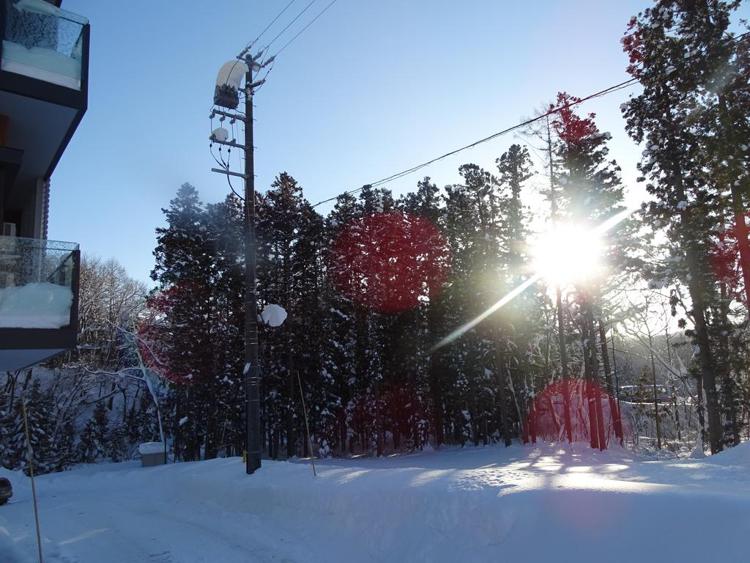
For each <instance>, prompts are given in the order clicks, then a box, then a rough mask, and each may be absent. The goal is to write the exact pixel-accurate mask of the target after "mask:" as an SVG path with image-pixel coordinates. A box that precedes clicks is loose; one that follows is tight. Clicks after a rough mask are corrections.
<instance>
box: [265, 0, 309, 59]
mask: <svg viewBox="0 0 750 563" xmlns="http://www.w3.org/2000/svg"><path fill="white" fill-rule="evenodd" d="M315 2H317V0H310V2H309V3H308V4H307V6H305V7H304V8H302V10H301V11H300V12H299V13H298V14H297V15H296V16H294V18H292V21H290V22H289V23H288V24H286V27H284V29H282V30H281V31H279V32H278V33H277V34H276V36H275V37H274V38H273V39H271V41H269V42H268V44H267V45H266V48H265V50H266V51H267V50H268V49H269V47H271V45H273V43H274V41H276V40H277V39H278V38H279V37H281V36H282V35H283V34H284V32H285V31H286V30H287V29H289V28H290V27H292V25H294V22H296V21H297V20H298V19H300V17H302V15H303V14H304V13H305V12H306V11H307V10H309V9H310V7H311V6H312V5H313V4H315Z"/></svg>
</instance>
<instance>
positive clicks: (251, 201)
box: [243, 53, 261, 475]
mask: <svg viewBox="0 0 750 563" xmlns="http://www.w3.org/2000/svg"><path fill="white" fill-rule="evenodd" d="M245 63H246V64H247V73H246V74H245V368H244V370H243V375H244V378H245V413H246V418H247V428H246V438H247V444H246V447H247V455H246V456H245V473H247V474H248V475H251V474H253V473H255V470H256V469H260V450H261V447H260V444H261V436H260V365H259V364H258V301H257V299H256V296H255V289H256V285H255V266H256V241H255V162H254V148H255V147H254V146H253V87H254V86H255V85H254V84H253V67H254V66H255V64H256V63H255V59H254V58H253V56H252V54H250V53H247V55H246V57H245Z"/></svg>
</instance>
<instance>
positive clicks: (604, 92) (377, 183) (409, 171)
mask: <svg viewBox="0 0 750 563" xmlns="http://www.w3.org/2000/svg"><path fill="white" fill-rule="evenodd" d="M636 82H637V79H636V78H631V79H629V80H625V81H624V82H620V83H619V84H615V85H614V86H610V87H609V88H605V89H604V90H599V91H598V92H594V93H593V94H589V95H588V96H585V97H583V98H580V99H579V100H576V101H574V102H569V103H566V104H563V105H560V106H557V107H554V108H550V109H549V110H548V111H546V112H545V113H543V114H541V115H538V116H536V117H533V118H531V119H527V120H526V121H523V122H521V123H518V124H516V125H513V126H512V127H508V128H506V129H503V130H502V131H498V132H497V133H493V134H492V135H489V136H487V137H484V138H482V139H479V140H478V141H474V142H473V143H469V144H468V145H464V146H462V147H459V148H457V149H454V150H452V151H449V152H447V153H445V154H441V155H440V156H437V157H435V158H432V159H430V160H427V161H425V162H422V163H421V164H417V165H415V166H412V167H411V168H407V169H405V170H401V171H400V172H396V173H395V174H391V175H390V176H386V177H385V178H381V179H380V180H376V181H374V182H371V183H369V184H365V185H364V186H362V187H361V188H355V189H353V190H348V191H345V192H342V193H341V194H339V195H337V196H334V197H330V198H328V199H324V200H322V201H319V202H318V203H316V204H314V205H313V206H312V207H318V206H319V205H323V204H324V203H329V202H331V201H335V200H337V199H338V198H339V197H341V196H342V195H347V194H355V193H357V192H359V191H361V190H363V189H364V188H366V187H370V188H373V187H376V186H380V185H382V184H385V183H387V182H391V181H393V180H397V179H399V178H402V177H404V176H408V175H409V174H413V173H414V172H417V171H418V170H421V169H422V168H425V167H427V166H430V165H431V164H434V163H435V162H438V161H439V160H443V159H445V158H448V157H449V156H453V155H455V154H458V153H460V152H463V151H465V150H468V149H471V148H474V147H476V146H478V145H481V144H482V143H486V142H488V141H491V140H493V139H496V138H498V137H500V136H502V135H506V134H507V133H510V132H511V131H515V130H516V129H522V128H524V127H527V126H529V125H531V124H532V123H535V122H537V121H539V120H541V119H544V118H546V117H547V116H550V115H553V114H555V113H557V112H559V111H562V110H564V109H567V108H570V107H573V106H577V105H579V104H582V103H583V102H585V101H588V100H591V99H593V98H598V97H600V96H605V95H607V94H611V93H612V92H617V91H618V90H622V89H624V88H627V87H629V86H631V85H633V84H635V83H636Z"/></svg>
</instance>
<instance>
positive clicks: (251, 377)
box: [210, 48, 274, 475]
mask: <svg viewBox="0 0 750 563" xmlns="http://www.w3.org/2000/svg"><path fill="white" fill-rule="evenodd" d="M262 53H263V52H262V51H260V52H258V53H257V54H256V55H252V54H251V53H250V52H249V48H245V49H243V51H242V52H241V53H240V54H239V55H238V56H237V57H236V58H237V61H234V62H231V61H230V62H229V63H226V64H225V65H224V67H222V70H221V71H220V73H219V77H220V80H217V85H216V93H215V95H214V105H215V106H218V107H223V108H227V109H229V110H236V108H237V106H238V104H239V99H238V98H239V96H238V90H239V81H240V80H241V76H242V75H241V66H242V65H240V63H239V62H238V61H241V62H242V63H243V64H244V65H246V68H245V87H244V93H245V114H244V115H241V114H239V113H233V112H228V111H224V110H221V109H216V108H214V109H213V110H212V111H211V116H210V117H211V119H213V118H214V117H215V116H217V115H218V116H220V121H224V120H225V119H227V118H228V119H229V120H230V123H234V122H235V121H240V122H242V123H243V124H244V125H245V140H244V144H240V143H237V141H236V139H231V140H229V139H228V132H227V131H226V130H225V129H223V128H218V129H216V130H214V131H213V132H212V133H211V137H210V140H211V142H212V143H217V144H219V145H224V146H228V147H229V148H230V150H231V149H232V148H236V149H239V150H241V151H242V152H243V154H244V156H245V169H244V173H240V172H234V171H232V170H230V169H229V162H224V161H222V162H221V163H220V164H221V166H222V168H212V169H211V171H212V172H217V173H219V174H225V175H226V176H227V178H228V177H229V176H238V177H240V178H242V179H243V180H244V182H245V190H244V202H243V209H244V225H243V227H244V233H243V234H244V238H245V303H244V308H245V326H244V329H245V365H244V369H243V371H242V377H243V383H244V386H245V472H246V473H247V474H248V475H251V474H252V473H255V471H256V470H257V469H259V468H260V465H261V461H260V457H261V443H262V440H261V427H260V377H261V370H260V362H259V360H258V301H257V296H256V262H257V260H256V253H257V242H256V236H255V162H254V152H253V151H254V148H255V147H254V146H253V92H254V91H255V89H256V88H257V87H258V86H260V85H261V84H263V83H264V82H265V79H264V80H259V81H257V82H253V73H254V71H256V70H260V69H261V68H263V67H265V66H267V65H269V64H270V63H272V62H273V59H274V57H271V58H269V59H267V60H266V61H264V62H263V63H261V62H260V57H261V55H262ZM238 65H240V66H238ZM235 70H237V71H239V73H240V74H239V76H237V75H233V73H234V72H235ZM234 80H236V82H234V83H233V81H234ZM217 162H218V161H217ZM230 185H231V184H230Z"/></svg>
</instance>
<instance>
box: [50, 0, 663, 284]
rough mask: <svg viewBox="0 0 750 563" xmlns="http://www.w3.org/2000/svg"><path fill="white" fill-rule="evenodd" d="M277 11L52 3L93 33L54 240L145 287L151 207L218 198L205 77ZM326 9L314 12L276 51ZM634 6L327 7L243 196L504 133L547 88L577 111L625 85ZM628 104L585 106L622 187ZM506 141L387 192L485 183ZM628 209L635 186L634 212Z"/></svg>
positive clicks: (265, 104) (415, 158) (273, 102)
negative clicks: (573, 101)
mask: <svg viewBox="0 0 750 563" xmlns="http://www.w3.org/2000/svg"><path fill="white" fill-rule="evenodd" d="M286 3H287V0H278V1H266V2H259V1H250V0H246V1H239V0H232V1H218V0H217V1H215V2H208V1H197V0H189V1H183V2H179V3H177V2H153V1H146V0H135V1H133V2H128V3H124V4H123V3H114V2H102V1H100V0H99V1H95V0H65V1H64V2H63V7H64V8H65V9H67V10H70V11H74V12H76V13H79V14H82V15H85V16H86V17H88V18H89V20H90V22H91V67H90V86H89V88H90V90H89V109H88V112H87V113H86V115H85V117H84V119H83V122H82V123H81V125H80V127H79V129H78V131H77V133H76V135H75V136H74V138H73V140H72V141H71V143H70V145H69V147H68V150H67V151H66V153H65V154H64V155H63V158H62V160H61V162H60V164H59V166H58V168H57V170H56V172H55V174H54V176H53V179H52V196H51V218H50V233H49V235H50V238H53V239H58V240H70V241H76V242H79V243H80V245H81V248H82V250H83V252H84V253H86V254H91V255H97V256H101V257H104V258H109V257H113V258H116V259H117V260H118V261H120V262H121V263H122V264H123V265H124V266H125V268H126V269H127V271H128V272H129V273H130V275H132V276H133V277H135V278H138V279H141V280H147V278H148V273H149V271H150V269H151V267H152V265H153V257H152V251H153V248H154V244H155V234H154V229H155V228H156V227H157V226H159V225H161V224H163V214H162V212H161V208H162V207H166V206H167V205H168V203H169V200H170V199H171V198H172V197H173V196H174V194H175V192H176V190H177V188H178V187H179V185H180V184H182V183H183V182H191V183H192V184H194V185H195V186H196V187H197V188H198V190H199V191H200V193H201V195H202V198H203V200H204V201H208V202H213V201H218V200H220V199H223V198H224V197H225V195H226V193H227V190H228V187H227V183H226V180H225V179H224V177H223V176H219V175H217V174H214V173H211V172H209V169H210V168H211V166H212V164H213V160H212V159H211V156H210V153H209V149H208V139H207V137H208V134H209V131H210V127H209V120H208V115H209V110H210V107H211V102H212V95H213V85H214V80H215V76H216V72H217V70H218V68H219V67H220V66H221V64H222V63H224V62H225V61H227V60H229V59H231V58H232V57H233V56H234V55H235V54H236V53H237V52H238V51H239V50H240V49H241V48H242V47H243V46H244V44H245V43H246V42H247V41H249V40H250V39H252V38H254V37H255V36H256V35H257V34H258V33H259V32H260V31H261V30H262V29H263V27H265V25H266V24H267V23H268V22H269V21H270V20H271V19H272V18H273V16H275V15H276V13H278V11H279V10H280V9H281V8H282V7H283V6H284V5H285V4H286ZM306 3H307V0H297V2H296V3H295V4H294V5H293V6H292V7H291V8H290V9H289V12H288V13H296V12H297V11H298V10H300V9H301V8H302V7H303V6H304V5H305V4H306ZM327 3H328V0H318V2H317V3H316V4H315V5H314V6H313V7H312V8H311V9H310V10H309V11H308V13H307V14H305V16H303V17H302V18H300V21H299V22H298V23H297V25H295V26H293V28H292V29H290V31H289V32H287V36H284V37H282V38H280V39H279V40H278V41H277V43H275V44H274V47H275V48H279V47H281V45H283V43H284V42H285V39H286V38H287V37H291V35H293V33H294V31H295V30H297V29H299V28H301V27H302V26H303V25H304V22H306V21H308V20H309V18H311V17H312V16H313V15H314V14H315V13H317V12H318V11H319V10H320V9H322V8H323V7H324V6H325V5H326V4H327ZM297 4H299V6H298V5H297ZM647 4H648V2H645V1H635V0H621V1H617V2H602V1H600V0H576V1H570V2H560V1H541V0H540V1H534V2H528V1H527V2H517V3H515V2H514V3H511V2H500V1H490V0H485V1H479V0H476V1H474V0H466V1H464V2H455V1H447V0H446V1H443V0H429V1H428V0H423V1H411V2H405V1H396V0H381V1H379V2H373V1H369V0H338V2H336V4H334V5H333V7H332V8H331V9H330V10H329V11H328V12H327V13H326V14H324V15H323V16H322V17H321V18H320V19H319V20H318V21H317V22H316V23H315V24H314V25H313V26H312V27H310V29H308V30H307V31H306V32H305V33H304V34H303V35H302V36H300V37H299V38H298V39H297V40H296V41H295V42H294V43H293V44H292V45H291V46H290V47H289V48H288V49H287V50H285V51H284V53H283V54H282V55H281V56H280V57H279V59H278V61H277V64H276V65H275V69H274V70H273V72H272V73H271V75H270V77H269V81H268V84H267V85H266V86H264V88H263V89H262V90H261V91H260V92H259V94H258V95H257V96H256V99H255V104H256V110H255V112H256V115H255V117H256V129H255V143H256V146H257V152H256V157H255V159H256V173H257V184H256V185H257V187H258V188H259V189H266V188H267V187H268V185H269V184H270V183H271V181H272V180H273V178H274V176H275V175H276V174H278V173H279V172H281V171H287V172H289V173H290V174H292V175H293V176H294V177H295V178H297V180H298V181H299V182H300V183H301V185H302V186H303V188H304V190H305V193H306V195H307V197H308V199H310V200H311V201H318V200H321V199H325V198H327V197H330V196H333V195H336V194H337V193H339V192H341V191H343V190H346V189H350V188H353V187H359V186H361V185H362V184H364V183H367V182H369V181H373V180H376V179H379V178H381V177H384V176H387V175H389V174H391V173H393V172H396V171H399V170H401V169H403V168H407V167H409V166H411V165H413V164H416V163H419V162H421V161H423V160H427V159H429V158H431V157H433V156H436V155H437V154H442V153H444V152H446V151H447V150H450V149H453V148H455V147H457V146H460V145H463V144H466V143H468V142H471V141H473V140H475V139H478V138H480V137H484V136H486V135H488V134H490V133H493V132H495V131H498V130H500V129H503V128H505V127H507V126H509V125H512V124H514V123H517V122H518V121H519V120H521V119H522V118H525V117H529V116H531V115H533V114H534V112H535V111H536V110H538V109H539V108H541V107H542V106H543V105H544V104H545V103H547V102H549V101H551V100H552V99H553V98H554V95H555V93H556V92H557V91H559V90H566V91H568V92H570V93H572V94H575V95H578V96H584V95H587V94H589V93H592V92H594V91H597V90H600V89H602V88H605V87H607V86H610V85H612V84H616V83H618V82H621V81H623V80H625V79H626V78H628V77H627V76H626V74H625V65H626V58H625V56H624V54H623V53H622V51H621V47H620V44H619V39H620V37H621V35H622V33H623V31H624V29H625V25H626V23H627V21H628V19H629V17H630V16H631V15H633V14H635V13H636V12H637V11H638V10H639V9H642V8H643V7H645V6H646V5H647ZM286 17H288V16H287V15H286V14H285V18H282V19H286ZM276 29H279V30H280V29H281V27H277V28H276ZM273 35H275V33H274V32H269V33H268V34H267V35H266V36H264V39H266V40H269V39H270V38H272V37H273ZM261 43H263V41H261ZM271 50H272V51H273V48H272V49H271ZM628 93H629V91H627V90H626V91H620V92H617V93H615V94H612V95H610V96H607V97H605V98H601V99H599V100H595V101H592V102H591V103H588V104H586V106H585V109H586V111H594V112H596V113H597V117H598V120H597V121H598V124H599V126H600V128H601V129H603V130H607V131H610V132H611V133H612V135H613V140H612V143H611V149H612V156H613V157H615V158H616V159H617V160H618V162H620V164H621V166H622V167H623V175H624V178H625V179H626V181H627V182H628V185H629V186H631V187H632V186H633V179H634V178H635V163H636V161H637V158H638V155H639V152H640V151H639V150H638V149H637V147H635V146H634V145H633V144H632V142H631V141H630V140H629V139H628V138H627V136H626V135H625V133H624V130H623V121H622V119H621V117H620V114H619V106H620V104H621V103H622V102H623V101H624V100H625V99H626V98H627V96H628ZM519 140H520V141H523V139H519V138H518V137H514V136H513V135H508V136H505V137H502V138H499V139H497V140H495V141H492V142H490V143H486V144H484V145H482V146H480V147H478V148H476V149H473V150H471V151H468V152H465V153H462V154H460V155H458V156H456V157H453V158H451V159H447V160H446V161H443V162H441V163H439V164H437V165H434V166H432V167H430V168H428V169H426V170H424V171H421V172H420V173H418V174H417V175H414V176H410V177H407V178H403V179H400V180H398V181H396V182H394V183H393V184H392V185H390V186H389V187H390V188H391V189H392V190H393V191H394V192H395V193H396V194H398V193H402V192H404V191H408V190H410V189H412V188H413V187H414V186H415V184H416V182H417V180H418V179H419V178H421V177H422V176H423V175H429V176H431V177H432V178H433V179H434V181H435V182H436V183H437V184H438V185H440V186H442V185H445V184H449V183H452V182H456V181H458V174H457V168H458V166H459V165H460V164H462V163H465V162H476V163H477V164H479V165H482V166H484V167H486V168H488V169H492V168H493V167H494V160H495V158H496V157H497V156H499V155H500V154H501V153H502V152H503V151H504V150H505V149H506V148H507V147H508V145H509V144H511V143H513V142H519ZM531 192H533V189H532V190H531ZM641 196H642V191H641V190H640V189H639V188H637V187H632V188H631V193H630V198H631V200H633V201H637V200H639V199H640V198H641ZM533 200H534V195H533V193H530V195H529V201H533ZM323 210H325V208H323Z"/></svg>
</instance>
